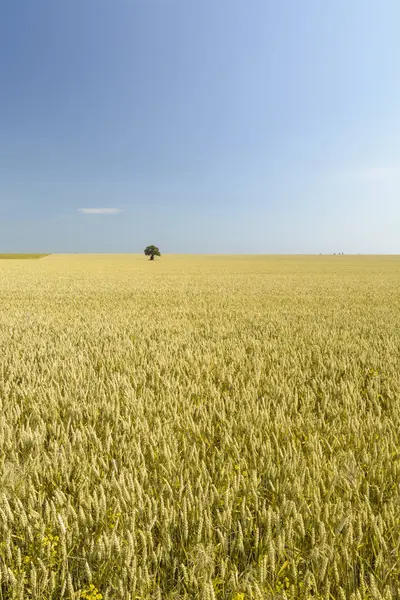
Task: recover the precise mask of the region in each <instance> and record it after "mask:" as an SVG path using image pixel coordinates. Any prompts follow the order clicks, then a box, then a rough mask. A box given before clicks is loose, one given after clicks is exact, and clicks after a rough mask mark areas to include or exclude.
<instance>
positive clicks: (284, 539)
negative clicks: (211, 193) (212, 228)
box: [0, 255, 400, 600]
mask: <svg viewBox="0 0 400 600" xmlns="http://www.w3.org/2000/svg"><path fill="white" fill-rule="evenodd" d="M0 350H1V353H0V369H1V370H0V407H1V410H0V465H1V466H0V577H1V583H0V600H6V599H7V600H8V599H20V600H23V599H43V600H49V599H54V600H58V599H60V598H66V599H73V598H74V599H79V598H81V599H86V600H101V599H117V600H125V599H127V600H128V599H129V600H137V599H142V600H146V599H155V600H164V599H165V600H172V599H174V600H178V599H193V600H197V599H198V600H220V599H221V600H222V599H227V600H252V599H254V600H262V599H272V598H274V599H280V598H281V599H291V600H294V599H314V600H315V599H321V600H331V599H332V600H345V599H350V600H366V599H371V600H378V599H384V600H389V599H396V598H400V395H399V390H400V257H394V256H392V257H390V256H385V257H372V256H371V257H367V256H353V257H350V256H314V257H307V256H297V257H295V256H274V257H268V256H247V257H245V256H168V255H166V256H163V257H162V258H161V259H160V260H156V261H154V262H149V261H148V260H147V259H146V258H145V257H144V256H139V255H132V256H130V255H114V256H111V255H109V256H107V255H69V256H68V255H65V256H62V255H51V256H47V257H45V258H43V259H41V260H38V261H22V260H13V261H6V260H0Z"/></svg>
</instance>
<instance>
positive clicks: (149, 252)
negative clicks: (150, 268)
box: [144, 246, 161, 260]
mask: <svg viewBox="0 0 400 600" xmlns="http://www.w3.org/2000/svg"><path fill="white" fill-rule="evenodd" d="M144 254H145V256H150V260H154V257H155V256H161V252H160V251H159V249H158V248H157V246H147V248H145V250H144Z"/></svg>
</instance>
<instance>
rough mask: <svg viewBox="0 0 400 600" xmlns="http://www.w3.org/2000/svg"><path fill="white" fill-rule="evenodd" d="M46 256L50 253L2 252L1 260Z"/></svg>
mask: <svg viewBox="0 0 400 600" xmlns="http://www.w3.org/2000/svg"><path fill="white" fill-rule="evenodd" d="M44 256H48V254H0V260H8V259H19V260H24V259H28V258H29V259H31V258H43V257H44Z"/></svg>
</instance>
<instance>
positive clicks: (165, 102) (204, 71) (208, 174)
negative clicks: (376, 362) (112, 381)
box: [0, 0, 400, 253]
mask: <svg viewBox="0 0 400 600" xmlns="http://www.w3.org/2000/svg"><path fill="white" fill-rule="evenodd" d="M399 31H400V2H399V0H381V1H380V2H378V0H332V1H331V0H325V1H323V0H302V1H301V2H300V1H299V0H240V1H239V0H219V1H216V0H198V1H197V0H68V1H55V0H3V1H2V2H1V3H0V252H18V251H20V252H34V251H37V252H142V251H143V248H144V247H145V246H146V245H147V244H153V243H154V244H156V245H158V246H159V247H160V249H161V251H162V252H166V253H168V252H178V253H180V252H183V253H186V252H188V253H198V252H200V253H202V252H205V253H220V252H222V253H231V252H232V253H313V252H316V253H319V252H323V253H324V252H329V253H331V252H332V253H333V252H345V253H352V252H354V253H358V252H360V253H400V34H399ZM85 209H86V210H85ZM87 209H91V210H87ZM94 209H103V210H102V214H98V212H99V210H97V211H96V210H94ZM104 209H109V210H108V211H107V210H104ZM110 209H113V210H110Z"/></svg>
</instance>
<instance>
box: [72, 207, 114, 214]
mask: <svg viewBox="0 0 400 600" xmlns="http://www.w3.org/2000/svg"><path fill="white" fill-rule="evenodd" d="M78 211H79V212H80V213H83V214H84V215H118V214H119V213H121V212H122V209H121V208H78Z"/></svg>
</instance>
